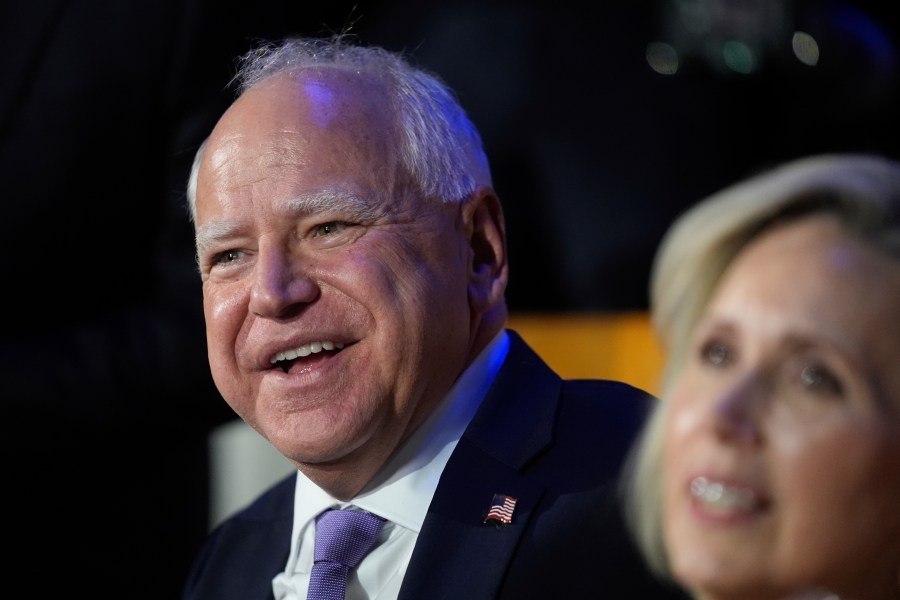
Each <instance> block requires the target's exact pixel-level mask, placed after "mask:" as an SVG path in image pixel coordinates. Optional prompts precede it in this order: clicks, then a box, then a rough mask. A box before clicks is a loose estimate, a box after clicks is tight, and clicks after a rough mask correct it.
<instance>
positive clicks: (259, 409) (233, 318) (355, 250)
mask: <svg viewBox="0 0 900 600" xmlns="http://www.w3.org/2000/svg"><path fill="white" fill-rule="evenodd" d="M387 105H388V103H387V101H386V99H385V97H384V93H383V91H382V89H381V88H380V87H379V86H377V85H376V84H374V83H372V82H371V81H370V80H368V79H366V78H365V77H364V76H360V75H357V74H342V75H335V74H331V75H321V74H317V75H311V74H307V75H304V76H302V77H301V76H298V75H296V74H294V75H280V76H277V77H276V78H273V79H272V80H269V81H267V82H264V83H262V84H260V85H259V86H258V87H257V88H255V89H254V90H251V91H249V92H247V93H245V94H244V95H243V96H242V97H241V98H240V99H239V100H238V101H237V102H236V103H235V105H234V106H232V108H231V109H230V110H229V111H228V112H227V113H226V114H225V115H224V116H223V118H222V119H221V121H220V122H219V124H218V125H217V127H216V129H215V131H214V132H213V134H212V136H211V138H210V142H209V146H208V148H207V151H206V154H205V157H204V159H203V163H202V165H201V167H200V172H199V178H198V188H197V232H198V254H199V259H200V267H201V273H202V279H203V298H204V307H205V314H206V322H207V341H208V345H209V359H210V365H211V369H212V373H213V377H214V379H215V381H216V384H217V386H218V388H219V390H220V392H221V393H222V395H223V396H224V398H225V400H226V401H227V402H228V403H229V404H230V405H231V407H232V408H233V409H234V410H235V411H236V412H237V413H238V414H239V415H240V416H241V417H242V418H243V419H244V420H246V421H247V422H248V423H249V424H250V425H251V426H253V427H254V428H255V429H256V430H257V431H259V432H260V433H261V434H262V435H263V436H264V437H266V438H267V439H268V440H269V441H270V442H271V443H272V444H273V445H274V446H275V447H276V448H277V449H278V450H279V451H280V452H281V453H282V454H284V455H285V456H287V457H288V458H289V459H291V460H292V461H293V462H294V463H295V464H297V465H298V467H300V468H301V469H304V470H306V469H308V468H309V469H312V470H318V471H327V470H329V469H333V470H340V469H344V468H345V467H347V465H353V466H352V468H354V469H356V468H360V469H363V470H368V471H373V470H375V469H377V468H378V466H380V465H381V464H382V463H383V462H384V461H385V460H386V459H387V457H388V456H389V455H390V453H391V452H392V451H393V450H394V448H396V446H397V445H398V444H399V443H400V442H401V441H402V440H403V439H405V437H406V436H407V435H408V434H409V433H410V432H411V430H412V429H414V428H415V427H416V426H418V425H419V424H420V423H421V421H422V420H424V418H425V417H426V416H427V414H428V413H429V412H430V411H431V409H432V408H433V407H434V405H435V404H436V403H437V402H438V401H439V400H440V399H441V398H442V397H443V395H444V394H445V393H446V391H447V390H448V389H449V388H450V386H451V385H452V384H453V382H454V380H455V379H456V377H457V376H458V375H459V373H460V372H461V371H462V370H463V368H464V367H465V364H466V362H467V360H468V358H469V350H470V347H469V346H470V341H471V340H470V337H471V335H472V328H473V324H472V323H473V315H472V314H471V311H470V303H469V296H468V293H467V286H468V283H469V279H470V270H471V261H472V257H471V248H470V247H469V245H468V236H469V235H470V229H471V228H470V226H469V225H467V217H466V216H465V215H466V209H465V206H466V205H465V203H463V204H449V203H448V204H438V203H435V202H433V201H426V200H424V199H421V198H420V197H419V196H418V195H417V193H416V192H415V191H414V188H413V186H411V185H409V183H408V181H407V180H406V179H405V178H404V175H403V172H402V170H401V169H400V168H399V167H398V158H397V156H396V151H395V150H396V149H395V147H394V145H393V140H394V137H393V136H394V134H395V129H394V124H393V123H392V122H391V120H390V117H389V115H388V114H387V113H386V112H385V110H384V109H383V108H382V107H385V106H387ZM350 491H351V492H352V493H355V491H358V490H355V491H354V490H350Z"/></svg>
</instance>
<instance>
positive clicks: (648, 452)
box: [622, 154, 900, 578]
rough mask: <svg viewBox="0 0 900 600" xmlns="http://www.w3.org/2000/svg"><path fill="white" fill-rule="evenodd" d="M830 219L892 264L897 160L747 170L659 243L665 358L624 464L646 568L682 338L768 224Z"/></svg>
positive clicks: (654, 294)
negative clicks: (657, 389) (649, 409)
mask: <svg viewBox="0 0 900 600" xmlns="http://www.w3.org/2000/svg"><path fill="white" fill-rule="evenodd" d="M812 213H816V214H819V213H826V214H829V215H833V216H834V218H835V219H836V220H837V222H838V223H840V224H841V226H842V227H844V228H845V229H846V230H847V231H849V232H852V233H854V234H855V235H858V236H859V237H860V238H861V239H864V240H866V241H868V242H869V243H871V244H872V245H873V246H875V247H877V248H880V249H882V250H883V251H884V252H886V253H888V254H889V255H891V256H894V257H895V258H897V259H898V260H900V163H897V162H894V161H891V160H889V159H886V158H884V157H881V156H877V155H868V154H827V155H818V156H811V157H806V158H802V159H798V160H794V161H792V162H788V163H785V164H783V165H780V166H778V167H775V168H773V169H771V170H768V171H764V172H761V173H757V174H756V175H755V176H752V177H750V178H748V179H745V180H743V181H742V182H739V183H737V184H735V185H732V186H730V187H728V188H725V189H724V190H722V191H720V192H718V193H715V194H713V195H712V196H709V197H708V198H706V199H704V200H702V201H701V202H699V203H698V204H696V205H694V206H693V207H692V208H690V209H689V210H687V211H686V212H685V213H684V214H682V215H681V216H680V217H679V218H678V219H677V220H676V221H675V223H674V224H673V225H672V226H671V228H670V229H669V230H668V232H667V233H666V234H665V236H664V237H663V239H662V242H661V244H660V246H659V249H658V250H657V253H656V257H655V259H654V262H653V266H652V269H651V276H650V310H651V318H652V323H653V328H654V331H655V333H656V335H657V337H658V339H659V341H660V343H661V344H662V347H663V349H664V351H665V353H666V356H667V362H666V365H665V368H664V372H663V378H662V381H663V385H662V394H661V395H662V400H661V401H660V402H659V403H658V405H657V406H656V408H655V409H654V411H653V413H652V415H651V416H650V420H649V422H648V423H647V425H646V427H645V429H644V431H643V432H642V434H641V437H640V439H639V440H638V443H637V444H636V446H635V447H634V449H633V451H632V453H631V455H630V457H629V459H628V461H627V464H626V468H625V472H624V473H625V476H624V478H623V488H622V490H623V493H624V494H625V502H626V516H627V520H628V524H629V527H630V529H631V532H632V534H633V536H634V539H635V540H636V542H637V544H638V546H639V548H640V550H641V552H642V553H643V554H644V557H645V559H646V561H647V563H648V565H649V566H650V568H651V569H652V570H653V571H654V572H655V573H656V574H658V575H660V576H662V577H663V578H669V577H670V573H669V566H668V557H667V555H666V550H665V546H664V543H663V535H662V480H663V433H664V431H663V425H664V422H665V413H666V406H667V402H666V401H665V398H667V397H668V395H669V390H670V389H671V387H672V384H673V382H674V380H675V379H676V378H677V376H678V373H679V372H680V370H681V368H682V364H683V361H684V358H685V356H686V348H687V345H688V343H689V339H690V336H691V332H692V330H693V329H694V326H695V325H696V323H697V320H698V319H699V317H700V315H701V312H702V311H703V310H704V308H705V306H706V304H707V302H708V301H709V298H710V296H711V295H712V292H713V290H714V288H715V286H716V284H717V283H718V281H719V278H720V277H721V276H722V274H723V273H724V271H725V269H726V268H727V267H728V265H729V264H730V263H731V261H732V260H734V258H735V256H737V254H738V253H739V252H740V251H741V250H742V249H743V248H744V246H745V245H746V244H747V243H748V242H749V241H750V240H751V239H753V238H754V237H756V236H757V235H759V234H760V232H762V231H764V230H766V229H768V228H769V227H771V226H772V225H773V224H774V223H776V222H782V221H784V220H787V219H795V218H800V217H803V216H804V215H809V214H812Z"/></svg>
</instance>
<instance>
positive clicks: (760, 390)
mask: <svg viewBox="0 0 900 600" xmlns="http://www.w3.org/2000/svg"><path fill="white" fill-rule="evenodd" d="M766 389H767V388H766V385H765V383H764V382H763V381H762V380H761V378H760V377H759V376H758V375H757V374H754V373H750V374H745V375H743V376H741V377H740V378H739V379H737V380H735V381H732V382H730V383H729V384H728V385H726V386H725V387H723V388H722V389H721V390H719V391H718V392H717V393H716V394H715V397H714V399H713V402H712V403H711V410H710V415H709V416H710V419H711V421H712V424H713V429H714V431H715V432H716V435H718V436H719V437H721V438H723V439H728V440H731V441H735V442H740V443H752V444H757V443H759V442H760V440H761V439H762V434H761V432H762V427H761V418H762V415H763V413H764V411H765V405H766V403H767V395H768V394H767V392H766Z"/></svg>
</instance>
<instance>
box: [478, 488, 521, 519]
mask: <svg viewBox="0 0 900 600" xmlns="http://www.w3.org/2000/svg"><path fill="white" fill-rule="evenodd" d="M515 509H516V499H515V498H513V497H512V496H507V495H505V494H494V498H493V500H491V508H490V510H488V512H487V514H486V515H485V517H484V524H485V525H487V524H488V523H493V524H494V525H496V526H497V527H499V526H501V525H508V524H510V523H512V516H513V511H514V510H515Z"/></svg>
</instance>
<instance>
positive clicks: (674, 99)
mask: <svg viewBox="0 0 900 600" xmlns="http://www.w3.org/2000/svg"><path fill="white" fill-rule="evenodd" d="M892 4H894V3H892V2H882V1H878V2H875V1H862V0H853V1H828V0H815V1H794V2H792V1H790V0H755V1H754V0H680V1H679V0H655V1H646V0H645V1H633V0H620V1H609V2H594V3H584V2H580V1H579V2H575V1H570V0H557V1H554V2H534V1H530V2H529V1H525V2H521V1H520V2H511V1H510V2H503V1H496V2H484V1H481V2H476V1H463V0H457V1H438V2H415V1H412V0H409V1H407V0H399V1H387V2H376V3H371V2H369V3H366V2H360V3H358V4H357V5H356V8H355V10H353V11H352V16H348V17H347V18H346V19H345V20H344V21H343V22H342V21H340V20H339V19H338V20H333V21H331V22H330V25H331V28H332V29H337V28H340V27H342V26H344V25H345V24H346V23H349V24H351V25H352V27H351V28H350V29H351V31H355V32H356V33H357V34H358V35H359V36H360V37H361V38H362V39H363V41H365V42H368V43H375V44H380V45H385V46H387V47H389V48H392V49H403V50H406V51H407V52H408V53H410V54H411V55H412V56H413V57H414V58H415V59H416V60H417V61H418V62H419V63H420V64H422V65H424V66H426V67H428V68H431V69H432V70H434V71H436V72H437V73H439V74H440V75H442V76H443V77H444V79H445V80H446V81H447V82H449V83H450V85H451V86H452V87H454V88H455V89H456V90H457V91H458V93H459V95H460V98H461V100H462V103H463V105H464V106H465V107H466V108H467V109H468V111H469V113H470V115H471V117H472V118H473V120H474V121H475V123H476V124H477V125H478V126H479V127H480V129H481V131H482V133H483V136H484V140H485V144H486V146H487V150H488V153H489V156H490V157H491V160H492V165H493V169H494V176H495V186H496V188H497V190H498V192H499V194H500V196H501V200H502V201H503V202H504V205H505V207H506V211H507V218H508V222H509V248H510V260H511V282H510V286H509V295H508V299H509V303H510V307H511V308H512V309H513V310H528V311H560V310H566V311H617V310H631V309H643V308H645V307H646V305H647V280H648V277H649V265H650V262H651V260H652V254H653V252H654V251H655V249H656V246H657V244H658V242H659V239H660V237H661V235H662V234H663V232H664V231H665V229H666V227H667V226H668V225H669V224H670V223H671V221H672V220H673V218H674V217H675V216H676V215H677V214H678V213H679V212H681V211H682V210H683V209H684V208H685V207H687V206H688V205H690V204H691V203H693V202H695V201H696V200H698V199H700V198H701V197H703V196H704V195H706V194H709V193H711V192H713V191H715V190H717V189H719V188H721V187H723V186H725V185H727V184H730V183H732V182H734V181H735V180H736V179H738V178H740V177H744V176H746V175H748V174H750V173H752V172H753V171H755V170H758V169H761V168H763V167H766V166H769V165H772V164H774V163H776V162H779V161H782V160H786V159H790V158H793V157H797V156H800V155H804V154H809V153H817V152H832V151H875V152H882V153H885V154H888V155H892V156H894V157H896V156H897V155H898V152H900V147H898V134H900V131H898V116H897V114H898V110H900V104H898V102H897V100H898V82H900V79H898V76H900V75H898V42H900V40H898V27H897V25H898V23H897V20H896V17H893V16H892V15H889V12H891V11H889V9H890V7H891V5H892ZM795 31H802V32H805V33H807V34H809V35H811V36H812V37H813V38H814V39H815V40H816V41H817V43H818V47H819V60H818V63H817V64H816V65H815V66H810V65H807V64H804V63H802V62H801V61H800V60H798V59H797V58H796V56H795V55H794V52H793V50H792V43H791V41H792V36H793V34H794V32H795ZM729 41H731V42H734V41H737V42H741V43H743V44H744V45H745V46H746V47H747V48H749V49H751V50H752V51H753V52H754V55H755V57H756V58H755V64H756V68H755V69H754V70H752V71H747V72H739V71H735V70H732V69H729V68H728V67H727V66H726V64H725V63H724V62H723V60H722V58H721V57H722V51H723V48H726V47H727V46H726V44H727V43H728V42H729ZM653 42H665V43H667V44H669V46H671V47H673V48H674V49H675V50H676V51H677V52H678V53H679V58H680V60H679V66H680V68H679V70H678V72H677V73H675V74H672V75H663V74H660V73H658V72H656V71H654V70H653V69H652V68H651V67H650V66H649V64H648V60H647V58H646V55H647V49H648V45H649V44H651V43H653Z"/></svg>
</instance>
